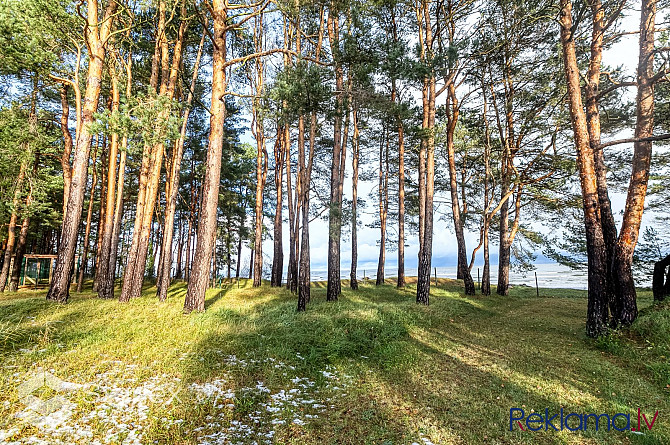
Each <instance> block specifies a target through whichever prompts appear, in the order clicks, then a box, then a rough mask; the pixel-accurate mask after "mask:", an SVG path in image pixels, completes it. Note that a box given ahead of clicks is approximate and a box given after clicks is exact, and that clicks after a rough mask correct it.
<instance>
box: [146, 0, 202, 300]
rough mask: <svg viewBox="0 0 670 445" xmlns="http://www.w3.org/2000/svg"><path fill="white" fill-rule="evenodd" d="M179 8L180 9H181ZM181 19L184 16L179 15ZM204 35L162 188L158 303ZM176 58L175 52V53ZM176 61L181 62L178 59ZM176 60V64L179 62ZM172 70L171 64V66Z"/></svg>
mask: <svg viewBox="0 0 670 445" xmlns="http://www.w3.org/2000/svg"><path fill="white" fill-rule="evenodd" d="M182 8H183V6H182ZM182 14H184V15H185V12H184V11H182ZM185 23H186V22H185V21H182V24H181V26H183V27H184V28H185V26H186V25H185ZM184 32H185V29H181V28H180V37H179V40H178V41H183V39H184ZM205 35H206V32H205V31H203V33H202V37H201V38H200V45H199V46H198V53H197V54H196V57H195V62H194V64H193V75H192V77H191V87H190V89H189V92H188V96H187V98H186V104H185V107H186V108H185V109H184V115H183V116H182V124H181V131H180V132H179V139H178V140H177V142H176V144H175V148H174V153H173V155H172V160H171V163H170V174H169V181H168V182H169V187H166V192H165V199H166V203H165V229H164V232H163V242H162V243H161V254H160V264H159V277H160V278H159V279H158V280H157V282H156V293H157V296H158V301H165V300H167V290H168V287H170V278H171V277H170V273H171V271H172V241H173V237H174V218H175V213H176V209H177V195H178V194H179V173H180V171H181V162H182V159H183V157H184V143H185V142H186V129H187V125H188V117H189V114H190V111H191V109H190V107H191V102H192V101H193V91H194V90H195V86H196V82H197V80H198V71H199V69H200V58H201V57H202V48H203V46H204V44H205ZM175 51H181V44H179V45H176V46H175ZM175 54H176V52H175ZM178 59H179V60H180V59H181V58H178ZM179 60H177V62H179ZM173 66H174V63H173Z"/></svg>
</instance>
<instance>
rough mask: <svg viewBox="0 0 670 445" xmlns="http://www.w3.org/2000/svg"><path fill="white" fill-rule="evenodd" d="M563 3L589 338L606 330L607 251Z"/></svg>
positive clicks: (567, 0) (568, 5)
mask: <svg viewBox="0 0 670 445" xmlns="http://www.w3.org/2000/svg"><path fill="white" fill-rule="evenodd" d="M560 4H561V11H560V24H561V44H562V53H563V54H562V55H563V63H564V69H565V76H566V80H567V91H568V100H569V106H570V115H571V119H572V128H573V132H574V138H575V147H576V150H577V165H578V168H579V177H580V183H581V188H582V198H583V204H584V223H585V228H586V243H587V254H588V263H589V265H588V269H589V270H588V302H587V321H586V334H587V335H588V336H590V337H597V336H599V335H601V334H603V333H604V332H605V331H606V329H607V318H608V314H607V304H608V301H607V300H608V299H607V280H606V278H607V277H606V275H607V264H606V262H607V251H606V248H605V243H604V238H603V232H602V227H601V225H600V220H599V201H598V185H597V178H596V171H595V162H594V157H593V152H592V149H591V145H590V140H589V134H588V129H587V122H586V114H585V112H584V107H583V105H582V97H581V89H580V78H579V67H578V65H577V57H576V52H575V41H574V35H573V24H572V2H571V0H561V3H560Z"/></svg>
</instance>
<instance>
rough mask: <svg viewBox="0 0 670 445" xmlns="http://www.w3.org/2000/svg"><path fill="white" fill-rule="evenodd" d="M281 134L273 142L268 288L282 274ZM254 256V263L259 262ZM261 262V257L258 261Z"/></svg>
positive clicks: (282, 149)
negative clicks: (274, 197)
mask: <svg viewBox="0 0 670 445" xmlns="http://www.w3.org/2000/svg"><path fill="white" fill-rule="evenodd" d="M282 139H283V133H282V131H281V128H278V129H277V140H276V141H275V147H274V156H275V189H276V191H277V201H276V205H275V219H274V245H273V255H272V275H271V276H270V286H272V287H280V286H281V283H282V276H283V274H284V248H283V243H282V215H281V213H282V185H283V183H284V179H283V177H282V174H283V169H284V153H285V151H284V148H283V146H282ZM258 256H260V252H259V254H258V255H256V259H255V260H256V261H259V259H258ZM260 260H261V261H262V257H261V259H260Z"/></svg>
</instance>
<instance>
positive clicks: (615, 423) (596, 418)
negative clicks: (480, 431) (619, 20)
mask: <svg viewBox="0 0 670 445" xmlns="http://www.w3.org/2000/svg"><path fill="white" fill-rule="evenodd" d="M630 417H631V415H630V414H624V413H616V414H614V415H613V416H610V415H609V414H578V413H569V414H567V415H564V413H563V408H561V411H560V412H558V413H556V414H554V415H553V416H551V417H550V416H549V408H545V410H544V416H543V415H542V414H540V413H536V412H532V413H530V414H529V415H528V417H526V413H525V412H524V410H523V409H521V408H510V410H509V430H510V431H514V428H515V427H517V426H518V427H519V429H521V430H522V431H526V430H530V431H540V430H542V429H544V430H545V431H547V430H549V429H550V428H553V430H554V431H563V429H564V428H565V429H567V430H568V431H586V430H587V429H588V428H589V427H590V426H591V427H595V430H596V431H598V429H599V428H603V429H604V428H605V427H606V428H607V431H610V429H611V428H614V429H615V430H617V431H635V432H641V431H642V428H644V425H646V429H648V430H649V431H651V429H652V428H653V427H654V423H655V422H656V418H657V417H658V410H657V411H656V412H655V413H654V417H653V418H652V419H651V421H649V419H647V415H646V414H644V413H642V410H641V409H640V408H638V409H637V426H631V421H630ZM590 420H593V421H592V422H589V421H590ZM641 421H643V423H644V425H642V424H641V423H640V422H641ZM559 422H560V423H559ZM605 422H606V424H605ZM624 422H625V424H624Z"/></svg>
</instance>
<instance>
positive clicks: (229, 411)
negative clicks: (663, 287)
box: [0, 280, 670, 445]
mask: <svg viewBox="0 0 670 445" xmlns="http://www.w3.org/2000/svg"><path fill="white" fill-rule="evenodd" d="M344 284H345V286H343V293H342V296H341V298H340V300H339V301H338V302H336V303H327V302H326V301H325V288H324V286H323V284H322V283H316V284H315V287H314V289H313V292H312V302H311V303H310V304H309V306H308V310H307V312H305V313H296V311H295V307H296V300H295V297H294V296H293V295H291V294H290V293H289V292H287V291H286V290H284V289H272V288H270V287H269V286H267V285H266V284H264V285H263V287H262V288H259V289H254V288H252V287H251V285H250V283H249V282H247V281H242V283H240V284H239V287H238V285H237V284H232V285H230V284H228V285H224V286H223V287H222V288H221V289H211V290H210V291H208V294H207V305H206V306H207V310H206V311H205V312H204V313H199V314H192V315H188V316H185V315H183V314H182V305H183V296H184V292H185V286H184V284H183V283H178V284H175V285H174V286H173V287H172V288H171V289H170V292H169V299H168V301H167V302H165V303H158V302H157V301H156V300H155V297H154V295H155V288H151V287H147V288H146V289H145V293H144V296H143V297H141V298H139V299H136V300H133V301H131V302H130V303H128V304H125V305H122V304H119V303H118V302H116V301H102V300H98V299H97V298H95V297H94V296H93V294H92V293H91V292H90V291H89V292H84V293H82V294H73V295H72V297H71V300H70V303H69V304H67V305H54V304H49V303H47V302H46V301H45V300H44V295H45V291H23V292H19V293H17V294H4V295H2V296H1V297H0V363H1V365H0V443H5V442H8V443H59V442H60V443H68V444H69V443H87V444H88V443H97V444H100V443H124V444H132V443H170V444H180V443H201V444H223V443H242V444H253V443H257V444H265V443H268V444H269V443H290V444H368V443H369V444H407V445H410V444H419V445H424V444H431V443H432V444H451V443H454V444H474V443H499V444H518V443H574V444H577V443H593V444H595V443H612V444H614V443H659V444H661V443H666V444H667V443H670V365H669V364H668V363H669V360H668V358H667V357H669V356H670V355H669V354H670V306H668V305H666V306H664V307H663V306H662V307H658V306H656V307H654V306H651V297H650V294H649V292H644V291H642V292H640V296H639V306H640V308H642V315H641V317H640V319H639V320H638V322H636V324H635V325H634V326H633V328H632V329H631V330H630V331H627V332H625V333H618V334H616V335H611V336H609V337H606V338H604V339H601V340H599V341H594V340H590V339H588V338H586V337H585V335H584V319H585V313H586V299H585V293H584V292H582V291H572V290H556V289H541V290H540V295H541V296H540V297H539V298H538V297H536V295H535V289H531V288H527V287H514V288H513V289H512V290H511V291H510V296H508V297H500V296H497V295H492V296H490V297H481V296H476V297H467V298H466V297H465V296H464V295H463V289H462V287H461V285H460V284H459V283H457V282H456V281H451V280H440V283H439V286H437V287H435V286H433V288H432V295H431V304H430V306H428V307H424V306H419V305H416V304H415V303H414V287H413V286H412V285H410V286H408V287H407V288H406V289H403V290H397V289H396V288H395V287H394V286H393V285H392V283H391V282H389V284H387V285H384V286H380V287H375V286H374V285H372V284H364V285H362V287H361V289H360V290H359V291H357V292H352V291H350V290H348V289H347V288H346V283H344ZM45 373H48V374H45ZM49 375H53V376H55V378H51V377H49ZM35 376H37V378H38V379H46V382H47V383H48V386H49V387H50V389H49V388H45V387H44V386H43V387H42V388H41V389H36V390H35V391H34V392H33V393H31V395H32V397H34V398H31V396H29V395H27V392H28V391H30V390H31V389H34V388H30V387H27V386H26V385H25V384H24V385H22V384H23V383H24V382H26V381H28V382H31V378H34V377H35ZM45 376H46V377H45ZM58 379H61V380H58ZM26 388H27V389H26ZM53 396H55V397H56V399H52V401H53V403H52V404H51V405H49V404H44V403H42V404H40V402H39V400H47V399H49V398H50V397H53ZM26 405H29V406H26ZM638 407H639V408H641V409H642V413H644V414H646V415H647V418H648V420H649V421H651V419H652V417H653V413H654V412H655V411H656V410H658V412H659V414H658V417H657V419H656V421H655V424H654V426H653V429H652V430H651V431H649V430H648V429H647V428H646V426H644V421H643V422H642V424H643V428H642V431H641V432H640V433H636V432H631V431H626V432H619V431H616V430H613V429H612V430H611V431H609V432H608V431H606V429H605V430H604V431H603V428H600V431H599V432H595V431H594V428H593V425H592V424H589V427H588V428H587V430H586V431H574V432H572V431H568V430H567V429H564V430H563V431H553V430H551V427H549V431H545V430H544V428H543V429H542V430H541V431H537V432H532V431H529V430H526V431H521V430H520V428H518V427H517V426H516V425H514V431H510V430H509V428H510V408H522V409H524V410H525V414H526V416H527V415H528V414H530V413H531V411H534V412H537V413H542V414H544V412H545V409H548V410H549V412H550V415H553V414H556V413H560V409H561V408H563V409H564V411H565V413H566V414H567V413H570V412H575V413H598V414H600V413H609V414H610V415H613V414H615V413H625V414H630V417H631V423H632V426H635V425H637V412H638V411H637V410H638ZM573 420H574V419H573ZM619 420H621V419H619ZM553 424H555V425H557V426H559V428H560V420H558V421H554V422H553Z"/></svg>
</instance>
